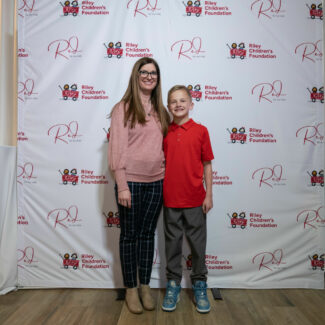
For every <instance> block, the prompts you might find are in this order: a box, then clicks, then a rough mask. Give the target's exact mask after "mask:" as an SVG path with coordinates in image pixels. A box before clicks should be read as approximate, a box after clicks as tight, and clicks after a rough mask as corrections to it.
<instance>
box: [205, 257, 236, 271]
mask: <svg viewBox="0 0 325 325" xmlns="http://www.w3.org/2000/svg"><path fill="white" fill-rule="evenodd" d="M205 265H206V267H207V269H208V270H224V271H230V270H232V269H233V266H232V265H231V263H230V261H229V260H227V259H220V257H219V256H217V255H211V254H206V255H205Z"/></svg>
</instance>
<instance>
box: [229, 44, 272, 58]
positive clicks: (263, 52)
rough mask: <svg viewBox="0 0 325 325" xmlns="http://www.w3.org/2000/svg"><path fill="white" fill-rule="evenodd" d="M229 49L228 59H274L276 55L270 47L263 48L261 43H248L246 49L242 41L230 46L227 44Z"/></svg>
mask: <svg viewBox="0 0 325 325" xmlns="http://www.w3.org/2000/svg"><path fill="white" fill-rule="evenodd" d="M227 47H228V49H229V51H230V53H229V54H230V57H229V58H230V59H236V58H239V59H241V60H244V59H276V58H277V56H276V55H275V54H274V51H273V50H272V49H267V48H263V46H262V45H261V44H256V43H249V44H248V50H246V46H245V43H244V42H241V43H239V44H237V43H235V42H234V43H232V44H231V46H230V45H229V44H227Z"/></svg>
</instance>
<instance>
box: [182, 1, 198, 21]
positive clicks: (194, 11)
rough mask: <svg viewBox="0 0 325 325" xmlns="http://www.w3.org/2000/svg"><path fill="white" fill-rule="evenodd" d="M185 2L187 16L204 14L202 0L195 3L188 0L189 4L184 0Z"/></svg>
mask: <svg viewBox="0 0 325 325" xmlns="http://www.w3.org/2000/svg"><path fill="white" fill-rule="evenodd" d="M183 4H184V6H185V9H186V15H187V16H191V15H195V16H196V17H200V15H201V14H202V7H201V2H200V1H198V0H197V1H194V5H193V1H187V4H185V2H184V1H183Z"/></svg>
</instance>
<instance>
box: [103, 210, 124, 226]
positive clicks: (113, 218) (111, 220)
mask: <svg viewBox="0 0 325 325" xmlns="http://www.w3.org/2000/svg"><path fill="white" fill-rule="evenodd" d="M103 215H104V217H105V218H106V223H107V227H109V228H111V227H113V226H115V227H117V228H120V227H121V226H120V217H119V213H118V212H115V213H114V212H112V211H109V212H108V213H107V214H105V213H104V212H103Z"/></svg>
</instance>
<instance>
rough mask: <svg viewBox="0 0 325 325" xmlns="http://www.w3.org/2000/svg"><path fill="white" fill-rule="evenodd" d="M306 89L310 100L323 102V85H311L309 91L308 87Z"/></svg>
mask: <svg viewBox="0 0 325 325" xmlns="http://www.w3.org/2000/svg"><path fill="white" fill-rule="evenodd" d="M307 90H308V91H309V93H310V100H311V101H312V102H313V103H315V102H316V101H320V102H321V103H322V104H323V103H324V87H320V88H319V89H317V87H313V88H312V89H311V91H310V89H309V88H307Z"/></svg>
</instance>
